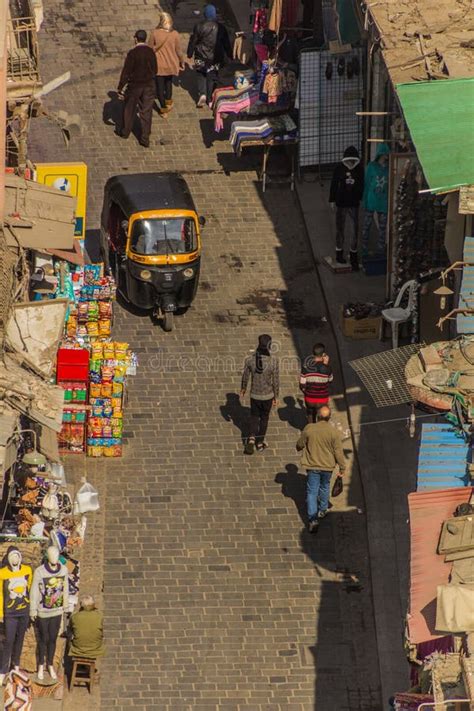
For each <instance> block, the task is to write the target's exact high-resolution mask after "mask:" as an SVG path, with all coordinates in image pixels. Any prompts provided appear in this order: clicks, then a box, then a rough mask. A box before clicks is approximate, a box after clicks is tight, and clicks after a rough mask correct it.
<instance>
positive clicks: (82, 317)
mask: <svg viewBox="0 0 474 711" xmlns="http://www.w3.org/2000/svg"><path fill="white" fill-rule="evenodd" d="M88 306H89V304H88V302H87V301H81V302H79V304H78V306H77V320H78V321H81V322H82V323H84V322H85V321H87V316H88V313H89V309H88Z"/></svg>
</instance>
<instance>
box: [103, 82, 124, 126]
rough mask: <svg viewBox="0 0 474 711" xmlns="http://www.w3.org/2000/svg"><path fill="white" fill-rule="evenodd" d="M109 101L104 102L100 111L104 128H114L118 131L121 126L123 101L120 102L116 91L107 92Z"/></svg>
mask: <svg viewBox="0 0 474 711" xmlns="http://www.w3.org/2000/svg"><path fill="white" fill-rule="evenodd" d="M107 96H108V97H109V101H106V102H105V104H104V106H103V109H102V121H103V122H104V123H105V125H106V126H114V127H115V130H116V131H120V128H121V126H122V114H123V101H120V99H119V98H118V94H117V92H116V91H108V92H107Z"/></svg>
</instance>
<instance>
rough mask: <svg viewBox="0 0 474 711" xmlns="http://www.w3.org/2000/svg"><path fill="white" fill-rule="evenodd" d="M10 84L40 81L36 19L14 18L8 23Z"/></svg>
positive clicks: (8, 72) (8, 70)
mask: <svg viewBox="0 0 474 711" xmlns="http://www.w3.org/2000/svg"><path fill="white" fill-rule="evenodd" d="M7 48H8V64H7V67H8V68H7V76H8V80H9V81H10V82H22V81H33V82H38V81H39V69H38V42H37V37H36V27H35V20H34V17H14V18H12V19H11V20H9V21H8V22H7Z"/></svg>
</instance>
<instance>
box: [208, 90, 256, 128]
mask: <svg viewBox="0 0 474 711" xmlns="http://www.w3.org/2000/svg"><path fill="white" fill-rule="evenodd" d="M258 96H259V90H258V88H256V87H254V86H250V87H246V88H244V89H228V90H227V91H220V90H217V91H216V92H214V97H213V104H212V109H213V112H214V129H215V131H216V133H219V131H221V130H222V128H223V127H224V121H223V118H224V117H223V114H240V113H243V112H244V111H248V110H249V108H250V107H251V106H252V105H253V104H255V103H256V102H257V101H258V100H259V99H258Z"/></svg>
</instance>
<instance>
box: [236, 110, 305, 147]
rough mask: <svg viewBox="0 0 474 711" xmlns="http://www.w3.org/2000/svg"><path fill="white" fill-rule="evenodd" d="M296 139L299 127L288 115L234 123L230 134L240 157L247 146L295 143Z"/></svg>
mask: <svg viewBox="0 0 474 711" xmlns="http://www.w3.org/2000/svg"><path fill="white" fill-rule="evenodd" d="M296 138H297V127H296V124H295V122H294V121H293V119H292V118H291V117H290V116H288V114H284V115H283V116H275V117H274V118H268V117H267V118H262V119H258V120H256V121H234V123H233V124H232V128H231V132H230V142H231V144H232V147H233V149H234V151H235V153H237V155H240V153H241V151H242V148H244V147H246V146H250V145H260V144H262V143H270V142H274V141H281V142H284V141H285V140H287V141H294V140H295V139H296Z"/></svg>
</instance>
